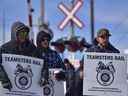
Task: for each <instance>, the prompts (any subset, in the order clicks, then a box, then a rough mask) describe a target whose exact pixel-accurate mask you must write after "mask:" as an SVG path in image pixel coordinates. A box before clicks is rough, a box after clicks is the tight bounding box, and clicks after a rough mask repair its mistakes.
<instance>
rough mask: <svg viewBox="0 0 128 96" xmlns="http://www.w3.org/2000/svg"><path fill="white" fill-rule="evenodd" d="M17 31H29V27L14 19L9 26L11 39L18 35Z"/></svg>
mask: <svg viewBox="0 0 128 96" xmlns="http://www.w3.org/2000/svg"><path fill="white" fill-rule="evenodd" d="M19 32H28V33H29V27H28V26H26V25H25V24H24V23H22V22H20V21H16V22H14V23H13V24H12V27H11V39H16V36H17V35H18V33H19Z"/></svg>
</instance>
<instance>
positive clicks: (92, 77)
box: [83, 53, 128, 96]
mask: <svg viewBox="0 0 128 96" xmlns="http://www.w3.org/2000/svg"><path fill="white" fill-rule="evenodd" d="M126 73H127V60H126V56H125V55H120V54H110V53H85V55H84V82H83V94H84V95H93V96H127V92H128V91H127V90H128V89H127V80H126Z"/></svg>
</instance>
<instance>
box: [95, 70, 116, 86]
mask: <svg viewBox="0 0 128 96" xmlns="http://www.w3.org/2000/svg"><path fill="white" fill-rule="evenodd" d="M96 78H97V81H98V83H99V84H101V85H103V86H108V85H111V84H112V82H113V80H114V75H113V73H112V72H111V71H109V70H107V69H104V70H101V71H100V72H98V73H97V76H96Z"/></svg>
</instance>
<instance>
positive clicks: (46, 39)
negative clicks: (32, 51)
mask: <svg viewBox="0 0 128 96" xmlns="http://www.w3.org/2000/svg"><path fill="white" fill-rule="evenodd" d="M41 41H50V39H48V38H42V39H41Z"/></svg>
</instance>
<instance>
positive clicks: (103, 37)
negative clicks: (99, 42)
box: [99, 36, 109, 39]
mask: <svg viewBox="0 0 128 96" xmlns="http://www.w3.org/2000/svg"><path fill="white" fill-rule="evenodd" d="M99 37H100V38H102V39H106V38H107V39H108V38H109V36H99Z"/></svg>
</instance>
